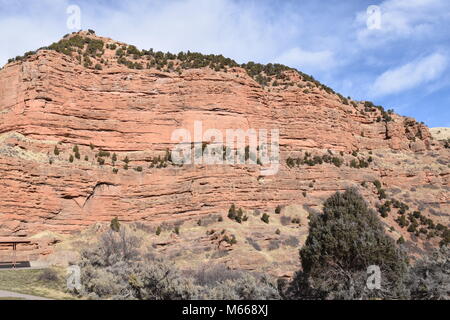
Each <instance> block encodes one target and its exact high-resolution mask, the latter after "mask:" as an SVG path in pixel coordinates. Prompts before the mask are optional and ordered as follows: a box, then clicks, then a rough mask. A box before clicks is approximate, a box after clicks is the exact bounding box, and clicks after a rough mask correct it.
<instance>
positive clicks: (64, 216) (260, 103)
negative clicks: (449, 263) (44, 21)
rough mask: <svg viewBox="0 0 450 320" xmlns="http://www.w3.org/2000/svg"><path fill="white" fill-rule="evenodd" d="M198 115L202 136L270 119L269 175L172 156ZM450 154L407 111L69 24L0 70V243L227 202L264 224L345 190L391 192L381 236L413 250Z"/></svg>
mask: <svg viewBox="0 0 450 320" xmlns="http://www.w3.org/2000/svg"><path fill="white" fill-rule="evenodd" d="M195 120H201V121H203V126H204V128H203V129H204V130H206V129H208V128H216V129H219V130H225V129H238V128H241V129H244V130H246V129H249V128H255V129H260V128H265V129H272V128H279V129H280V147H281V159H282V160H281V162H282V164H281V168H280V171H279V172H278V174H277V175H275V176H267V177H264V176H261V175H260V167H259V166H254V165H240V166H199V165H198V166H192V165H189V166H187V165H186V166H181V167H180V166H174V165H172V164H171V163H170V161H169V160H170V159H167V158H166V156H165V155H166V150H167V149H170V148H171V147H172V146H173V144H172V142H171V134H172V132H173V130H175V129H177V128H187V129H190V130H192V128H193V122H194V121H195ZM449 155H450V153H449V150H448V149H446V148H445V147H444V144H443V143H442V142H439V141H437V140H434V139H433V138H432V136H431V135H430V132H429V130H428V128H427V127H426V126H425V125H423V124H419V123H417V122H416V121H415V120H414V119H411V118H405V117H402V116H399V115H397V114H395V113H393V112H387V111H384V109H383V108H380V107H376V106H374V105H373V104H371V103H370V102H361V101H353V100H352V99H350V98H344V97H342V96H341V95H339V94H336V93H334V91H333V90H331V89H330V88H328V87H326V86H324V85H321V84H320V83H318V82H317V81H315V80H314V79H313V78H311V77H308V76H306V75H304V74H302V73H300V72H297V71H296V70H292V69H289V68H287V67H283V66H269V67H267V66H265V67H264V66H260V65H257V64H251V63H250V64H246V65H242V66H239V65H237V64H236V63H235V62H234V61H231V60H229V59H225V58H223V57H217V56H203V55H200V54H193V53H187V54H179V55H170V54H163V53H159V52H153V51H152V50H150V51H139V50H137V49H136V48H135V47H133V46H128V45H125V44H123V43H119V42H116V41H113V40H111V39H107V38H101V37H98V36H96V35H95V34H92V33H89V32H80V33H77V34H72V35H68V36H66V37H65V38H64V39H63V40H62V41H60V42H58V43H56V44H53V45H52V46H50V47H49V48H43V49H40V50H38V51H37V52H32V53H28V54H26V56H25V57H22V58H21V57H19V58H17V59H15V60H14V61H10V62H9V63H8V64H7V65H6V66H4V67H3V68H2V69H1V70H0V173H1V183H0V236H1V237H9V236H11V237H30V236H33V235H35V234H38V233H41V232H44V231H50V232H54V233H59V234H71V233H74V232H78V231H81V230H83V229H86V228H87V227H89V226H91V225H93V224H95V223H97V222H109V221H110V220H111V219H112V218H114V217H118V218H119V220H120V221H122V222H134V221H139V222H141V223H143V224H146V225H149V226H153V225H159V224H161V223H162V222H165V223H171V222H177V221H184V220H194V221H197V220H198V219H200V218H202V217H206V216H208V215H210V214H221V215H224V218H225V219H227V218H226V212H227V211H228V209H229V208H230V205H231V204H232V203H235V204H236V206H237V207H239V208H243V209H244V210H245V212H251V213H254V212H257V213H258V212H267V213H269V214H270V215H271V216H272V218H273V217H274V216H275V213H274V212H275V209H276V208H277V207H279V210H278V211H280V209H281V210H283V208H287V207H291V206H296V207H297V208H303V209H305V210H307V211H310V210H313V209H316V210H319V209H320V206H321V203H322V202H323V201H324V199H326V198H327V197H328V196H330V195H331V194H332V193H334V192H336V191H338V190H345V188H347V187H356V188H358V189H359V190H360V192H361V193H362V194H363V195H364V196H365V197H366V199H367V200H368V201H370V203H371V204H372V205H373V206H374V208H375V207H376V206H377V205H378V206H382V205H383V204H385V202H386V201H388V203H387V204H385V208H387V207H389V209H390V210H391V211H389V212H388V213H387V214H383V217H382V219H383V221H384V222H385V224H386V228H387V229H389V231H390V234H391V235H392V237H393V238H395V239H397V238H400V237H401V236H403V238H404V239H405V240H406V241H407V242H408V243H409V244H410V248H415V249H418V250H426V249H427V248H430V247H435V246H436V245H437V244H438V243H439V242H440V241H443V238H444V236H443V233H444V231H443V230H445V228H447V227H448V225H449V212H450V202H449V195H450V193H449V190H450V186H449V184H450V168H449V159H450V157H449ZM378 182H379V184H378ZM303 209H302V210H303ZM299 210H300V209H299ZM383 210H384V209H383V207H381V209H380V212H383ZM399 211H400V212H399ZM402 213H403V214H402ZM402 217H403V218H402ZM403 220H404V221H403ZM402 221H403V222H402ZM405 221H406V222H405ZM303 225H307V221H303Z"/></svg>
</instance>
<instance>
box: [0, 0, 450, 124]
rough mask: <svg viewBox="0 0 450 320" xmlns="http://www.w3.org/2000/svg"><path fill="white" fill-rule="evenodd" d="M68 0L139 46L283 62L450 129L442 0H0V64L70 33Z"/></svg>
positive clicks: (449, 55) (104, 31) (448, 46)
mask: <svg viewBox="0 0 450 320" xmlns="http://www.w3.org/2000/svg"><path fill="white" fill-rule="evenodd" d="M69 5H78V6H79V7H80V9H81V27H82V29H88V28H91V29H94V30H96V32H97V34H99V35H102V36H107V37H111V38H113V39H116V40H120V41H124V42H127V43H130V44H135V45H137V46H138V47H140V48H141V49H149V48H154V49H157V50H162V51H171V52H179V51H187V50H191V51H200V52H203V53H217V54H223V55H225V56H227V57H231V58H233V59H235V60H236V61H238V62H240V63H242V62H247V61H255V62H261V63H268V62H280V63H284V64H286V65H289V66H291V67H295V68H297V69H299V70H301V71H303V72H306V73H308V74H312V75H313V76H314V77H315V78H316V79H318V80H320V81H321V82H323V83H325V84H327V85H328V86H330V87H332V88H334V89H335V90H336V91H338V92H340V93H342V94H343V95H345V96H351V97H352V98H354V99H358V100H372V101H373V102H374V103H376V104H379V105H383V106H384V107H385V108H386V109H391V108H393V109H395V110H396V112H398V113H400V114H402V115H407V116H412V117H415V118H416V119H417V120H419V121H424V122H425V123H426V124H427V125H429V126H430V127H441V126H442V127H443V126H445V127H450V107H449V106H450V72H449V71H450V32H449V30H450V1H448V0H384V1H383V0H372V1H366V0H322V1H317V0H283V1H275V0H272V1H265V0H148V1H144V0H141V1H139V0H134V1H131V0H121V1H118V0H117V1H115V0H108V1H107V0H90V1H87V0H72V1H68V0H39V1H29V0H0V40H1V43H2V46H1V48H0V65H3V64H4V63H5V62H6V60H7V59H8V58H10V57H13V56H16V55H19V54H23V53H24V52H26V51H29V50H34V49H37V48H39V47H42V46H45V45H48V44H50V43H52V42H54V41H57V40H59V39H60V38H61V37H62V36H63V35H64V34H66V33H69V32H71V31H73V30H69V29H68V27H67V19H68V18H69V15H68V14H67V12H66V10H67V8H68V6H69ZM371 5H375V6H377V7H373V9H372V8H371V9H370V10H369V13H368V8H369V6H371ZM378 13H379V14H378Z"/></svg>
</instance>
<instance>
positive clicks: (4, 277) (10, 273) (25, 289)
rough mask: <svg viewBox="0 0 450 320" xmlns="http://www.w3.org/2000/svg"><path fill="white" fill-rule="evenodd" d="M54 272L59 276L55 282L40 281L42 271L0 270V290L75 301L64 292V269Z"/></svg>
mask: <svg viewBox="0 0 450 320" xmlns="http://www.w3.org/2000/svg"><path fill="white" fill-rule="evenodd" d="M54 270H55V271H56V272H57V273H58V275H59V280H57V281H43V280H40V276H41V274H42V273H43V272H44V270H43V269H22V270H21V269H17V270H0V289H1V290H6V291H12V292H17V293H22V294H29V295H33V296H39V297H44V298H49V299H56V300H66V299H75V297H74V296H72V295H71V294H69V293H66V292H65V288H66V284H65V280H64V279H65V272H64V269H61V268H58V269H54ZM0 299H2V298H0Z"/></svg>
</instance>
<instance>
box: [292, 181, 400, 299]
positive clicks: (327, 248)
mask: <svg viewBox="0 0 450 320" xmlns="http://www.w3.org/2000/svg"><path fill="white" fill-rule="evenodd" d="M300 257H301V263H302V268H303V270H302V271H301V272H298V273H297V275H296V277H295V280H294V281H293V282H292V284H291V287H290V289H289V291H288V294H287V295H288V297H290V298H303V299H367V298H388V299H389V298H406V297H407V296H408V294H407V291H406V290H405V288H404V281H405V277H406V274H407V259H406V256H405V255H404V254H403V253H402V252H401V250H400V249H399V248H397V246H396V244H395V243H394V241H393V240H392V239H391V238H389V237H388V236H387V235H386V234H385V232H384V228H383V226H382V224H381V222H380V221H379V219H378V217H377V215H376V214H375V212H373V211H372V210H371V209H369V208H368V205H367V203H366V202H365V201H364V199H363V198H362V197H361V196H360V195H359V194H358V193H357V192H356V191H355V190H354V189H349V190H347V191H346V192H345V193H339V192H338V193H336V194H335V195H333V196H332V197H330V198H329V199H328V200H327V201H326V202H325V203H324V207H323V214H313V215H311V217H310V232H309V236H308V238H307V240H306V243H305V245H304V247H303V248H302V249H301V250H300ZM373 265H375V266H379V267H380V269H381V275H382V277H381V279H382V282H381V289H380V290H369V289H368V288H367V286H366V281H367V277H368V274H367V270H368V267H369V266H373Z"/></svg>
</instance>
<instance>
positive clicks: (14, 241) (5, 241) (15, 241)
mask: <svg viewBox="0 0 450 320" xmlns="http://www.w3.org/2000/svg"><path fill="white" fill-rule="evenodd" d="M31 243H32V241H31V240H29V239H27V238H19V237H15V238H13V237H9V238H0V246H1V245H11V246H12V248H13V261H12V265H13V268H14V269H15V268H16V265H17V245H19V244H31Z"/></svg>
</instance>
